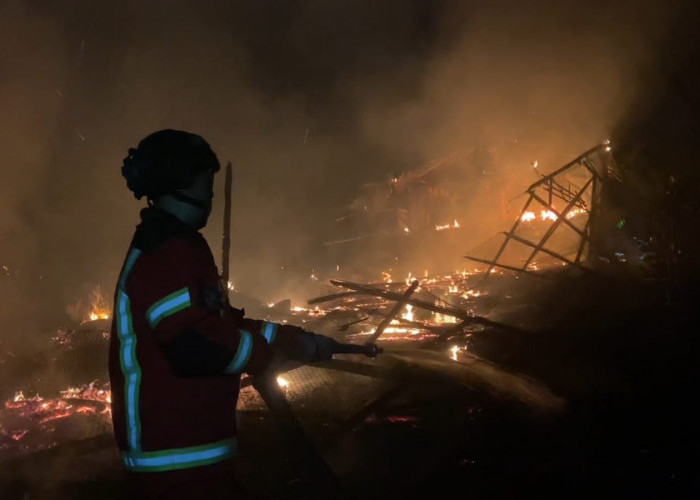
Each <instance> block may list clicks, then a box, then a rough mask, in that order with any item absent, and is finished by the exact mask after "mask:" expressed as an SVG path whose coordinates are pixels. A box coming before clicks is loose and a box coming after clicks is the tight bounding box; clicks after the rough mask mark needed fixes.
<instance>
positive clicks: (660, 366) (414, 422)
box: [0, 276, 700, 499]
mask: <svg viewBox="0 0 700 500" xmlns="http://www.w3.org/2000/svg"><path fill="white" fill-rule="evenodd" d="M521 286H522V287H523V290H522V292H523V296H524V297H527V298H528V300H527V301H526V302H525V306H526V307H522V304H521V305H520V306H519V307H514V308H511V309H510V310H509V309H508V307H506V305H505V304H500V305H499V304H493V306H494V307H493V310H494V311H496V310H499V307H500V310H502V311H503V313H502V314H501V315H500V317H498V318H497V319H499V320H501V321H504V322H508V323H509V324H512V325H517V326H518V327H519V328H520V329H499V328H494V329H487V330H484V331H482V332H479V333H475V334H473V335H472V337H471V345H470V351H471V352H472V353H474V354H476V355H478V356H480V357H481V358H483V359H486V360H489V361H491V362H493V363H494V364H495V365H496V366H498V367H499V368H500V369H502V370H505V371H508V372H510V373H519V374H523V375H525V376H526V377H531V378H532V379H535V380H538V381H539V382H541V383H542V384H543V385H544V386H546V387H548V388H549V389H550V390H551V391H552V392H553V393H554V394H556V395H557V396H559V397H561V398H563V399H564V400H565V401H566V406H565V409H564V410H563V411H562V412H555V413H552V412H545V411H542V409H541V408H539V409H538V408H537V407H533V406H532V405H528V404H525V403H523V402H522V401H520V400H518V399H517V398H513V397H510V396H509V395H508V394H502V393H497V392H494V391H493V390H491V389H489V385H488V383H484V381H483V380H482V381H479V380H476V379H475V380H474V383H473V384H471V385H469V384H467V385H466V386H465V384H463V383H462V384H458V383H455V382H454V381H451V379H450V378H449V377H444V376H440V375H439V374H436V373H433V372H426V371H421V370H420V369H417V368H415V367H411V366H405V367H403V368H402V369H400V370H397V371H396V373H397V375H396V376H395V377H393V378H392V379H391V380H390V381H388V382H386V385H382V386H381V387H378V388H377V387H375V388H374V389H373V391H370V392H362V391H361V390H358V389H357V384H347V385H343V384H339V385H336V386H335V387H334V389H333V390H334V391H335V393H330V394H321V398H322V400H324V401H326V403H325V404H321V405H320V406H319V405H318V404H310V405H304V404H303V403H302V404H298V403H294V407H295V409H296V410H297V414H298V416H299V418H300V420H301V421H302V423H303V424H304V426H305V427H306V429H307V431H308V434H309V435H310V436H312V439H313V441H314V443H315V444H316V447H317V449H318V450H320V451H321V453H322V455H323V457H324V458H325V460H326V461H327V462H328V463H329V464H330V467H331V468H332V470H333V471H334V472H335V474H336V476H337V477H338V479H339V480H340V482H341V484H342V485H343V488H344V491H345V492H346V493H347V495H348V496H349V497H350V498H426V497H438V498H442V497H447V493H441V492H448V491H452V492H458V493H459V494H460V495H463V496H469V497H470V498H521V497H526V496H527V497H529V496H532V495H538V496H540V497H575V498H589V497H592V496H594V495H595V496H598V495H603V494H605V495H617V496H622V497H625V498H687V497H697V494H698V492H700V484H699V483H700V481H698V479H697V478H698V475H697V474H696V472H695V470H694V467H693V465H694V463H693V459H694V454H695V452H696V450H697V444H698V441H697V438H696V434H697V433H696V428H697V426H696V423H697V422H698V412H697V411H696V410H695V406H696V405H695V404H694V403H695V401H694V399H695V394H696V387H697V383H698V367H697V363H696V361H695V360H696V357H697V356H696V349H697V347H698V340H697V332H698V331H699V329H698V319H697V316H696V313H695V310H696V307H695V297H696V294H695V290H694V289H693V287H692V286H685V287H680V288H676V289H673V290H672V291H671V290H670V289H669V287H668V284H666V283H663V282H656V281H644V280H640V279H637V278H634V277H620V276H608V277H602V276H594V277H590V276H589V277H587V276H578V277H576V276H573V277H572V276H568V277H566V278H565V279H554V280H549V281H547V280H540V281H536V280H535V281H532V282H527V283H523V284H522V285H521ZM338 400H343V401H350V400H352V401H355V402H356V403H357V404H356V405H355V406H354V407H353V408H352V411H350V412H348V411H347V405H345V408H344V411H343V412H340V411H336V410H337V408H340V406H339V405H338V404H337V403H338ZM340 413H342V416H339V415H340ZM239 421H240V426H241V438H240V439H241V452H242V454H241V455H242V458H241V459H240V464H239V470H240V476H241V480H242V481H243V482H244V483H245V484H246V485H248V487H249V488H250V489H253V490H257V491H259V492H261V493H264V494H267V495H268V496H271V497H277V498H319V497H320V498H323V497H326V498H328V497H329V495H324V494H323V493H322V492H321V491H322V490H321V489H320V487H319V486H313V485H309V484H307V483H304V482H303V481H300V480H299V478H300V477H302V478H303V477H305V476H308V475H309V474H308V471H309V467H308V466H307V465H305V464H306V462H304V460H303V459H302V458H300V456H299V453H298V451H295V450H294V449H293V448H292V447H290V446H289V442H288V441H286V440H285V438H284V436H283V435H282V434H281V433H280V432H279V431H278V430H277V427H276V426H275V423H274V421H273V420H272V418H271V417H270V416H269V414H267V413H266V412H265V411H264V410H262V409H260V410H258V409H255V408H253V409H251V410H249V411H242V412H240V415H239ZM312 480H313V479H312ZM122 484H123V477H122V474H121V472H120V469H119V466H118V461H117V458H116V455H115V453H114V449H113V445H112V441H111V437H110V436H109V435H108V434H101V435H98V436H96V437H92V438H89V439H85V440H80V441H75V442H71V443H67V444H63V445H60V446H57V447H55V448H52V449H49V450H44V451H40V452H36V453H32V454H30V455H24V456H21V457H13V458H10V459H6V460H4V461H3V462H2V467H1V468H0V485H1V488H2V489H0V498H3V499H15V498H18V499H25V498H26V499H29V498H47V499H48V498H54V499H83V498H85V499H87V498H90V499H94V498H105V499H111V498H119V494H120V491H121V488H122ZM453 494H454V493H453ZM451 495H452V494H451ZM451 495H450V496H451Z"/></svg>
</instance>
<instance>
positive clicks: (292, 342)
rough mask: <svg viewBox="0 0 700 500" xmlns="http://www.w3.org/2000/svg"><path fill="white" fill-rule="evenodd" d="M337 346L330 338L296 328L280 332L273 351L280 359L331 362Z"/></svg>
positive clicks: (302, 361)
mask: <svg viewBox="0 0 700 500" xmlns="http://www.w3.org/2000/svg"><path fill="white" fill-rule="evenodd" d="M336 344H337V342H336V341H335V340H333V339H332V338H330V337H326V336H324V335H319V334H316V333H311V332H307V331H305V330H303V329H301V328H294V329H287V330H285V331H284V332H280V334H279V335H278V336H277V340H275V342H274V343H273V344H272V351H273V352H274V353H275V356H276V357H278V358H280V359H284V360H287V361H296V362H300V363H314V362H317V361H328V360H330V359H331V358H332V357H333V353H334V352H335V349H334V347H335V345H336Z"/></svg>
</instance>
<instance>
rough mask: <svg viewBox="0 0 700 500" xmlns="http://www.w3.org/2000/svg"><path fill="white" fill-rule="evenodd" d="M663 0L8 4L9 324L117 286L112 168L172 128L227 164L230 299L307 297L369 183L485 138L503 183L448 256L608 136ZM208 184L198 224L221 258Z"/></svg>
mask: <svg viewBox="0 0 700 500" xmlns="http://www.w3.org/2000/svg"><path fill="white" fill-rule="evenodd" d="M665 5H666V3H664V2H654V3H653V4H650V3H649V2H645V3H644V5H640V4H639V2H590V1H588V2H575V1H565V2H559V3H557V4H556V5H552V4H551V3H546V2H535V3H534V4H533V3H532V2H516V1H509V2H489V3H479V4H477V3H471V2H457V1H445V2H418V1H409V2H406V1H398V0H395V1H387V2H368V1H367V2H365V1H360V2H357V1H353V2H347V1H340V2H303V3H300V2H282V3H280V2H271V1H262V2H224V1H214V2H198V3H193V2H185V1H182V0H177V1H170V2H167V3H166V2H140V1H136V0H129V1H124V2H113V3H110V4H105V3H102V2H98V3H95V2H86V1H82V0H71V1H68V2H58V1H50V2H39V3H37V2H19V1H10V2H3V3H2V4H1V5H0V22H1V23H2V29H0V102H2V104H3V105H2V106H0V132H1V133H0V137H1V138H2V141H3V158H2V160H1V161H2V175H3V181H2V182H1V183H0V195H1V196H0V214H2V215H0V238H2V240H1V241H0V243H1V245H0V258H1V261H0V265H6V266H8V268H9V269H10V272H11V276H10V277H3V276H0V278H2V279H3V280H4V282H5V283H8V286H4V283H3V285H2V287H0V294H1V296H0V298H1V299H2V300H0V304H1V305H0V316H2V319H3V322H2V324H3V325H4V326H3V332H2V335H8V334H7V333H6V332H7V331H9V330H11V329H17V328H20V325H24V326H27V329H28V330H36V329H38V328H40V327H41V325H38V324H36V321H35V320H33V319H32V318H47V317H49V316H50V315H49V313H56V315H59V316H60V315H62V314H64V313H65V305H66V304H69V303H72V302H74V301H75V300H76V298H78V297H82V296H84V292H83V287H84V286H85V284H86V283H89V284H92V283H95V284H101V285H102V287H103V290H105V291H109V290H111V289H112V288H113V286H114V284H115V281H116V278H117V275H118V273H119V269H120V265H121V262H122V259H123V257H124V255H125V252H126V248H127V246H128V244H129V241H130V237H131V234H132V231H133V228H134V226H135V224H137V223H138V210H139V208H140V207H141V206H142V205H143V202H141V203H139V202H137V201H136V200H134V199H133V197H132V196H131V194H130V193H129V192H128V191H127V189H126V187H125V183H124V181H123V179H122V178H121V176H120V174H119V167H120V165H121V161H122V158H123V157H124V156H125V153H126V150H127V148H128V147H131V146H134V145H135V144H136V143H137V142H138V140H139V139H140V138H142V137H143V136H145V135H146V134H148V133H150V132H152V131H154V130H157V129H161V128H165V127H171V128H180V129H186V130H190V131H193V132H197V133H200V134H202V135H203V136H204V137H205V138H206V139H207V140H208V141H209V142H210V143H211V144H212V146H213V148H214V150H215V151H216V152H217V153H218V155H219V158H220V159H221V160H222V162H225V161H227V160H231V161H232V162H233V165H234V203H233V206H234V215H233V239H232V252H231V260H232V266H231V267H232V273H231V279H232V281H233V282H234V283H235V284H236V289H237V290H238V291H241V292H242V293H246V294H249V295H252V296H256V297H261V298H264V299H266V300H267V299H269V300H273V301H276V300H278V299H282V298H286V297H291V298H293V299H295V300H296V301H301V300H302V299H303V298H305V297H308V296H309V295H310V290H312V289H314V288H315V287H317V286H318V283H319V281H321V280H322V279H323V278H324V277H326V275H327V274H328V273H329V272H331V270H338V273H339V274H343V272H345V270H346V267H345V266H346V264H345V263H339V262H334V261H333V259H332V258H331V257H329V255H328V251H327V248H325V247H324V246H323V245H322V244H321V242H322V241H323V240H324V239H325V238H327V235H328V234H329V233H330V232H332V230H333V229H334V219H335V217H337V216H339V215H341V214H342V213H343V211H344V209H345V207H347V205H348V204H349V203H350V202H351V200H352V199H353V198H354V197H355V196H356V195H357V193H358V191H359V188H360V185H361V184H362V183H365V182H375V181H382V180H385V179H388V178H390V177H391V176H393V175H398V174H400V173H401V172H404V171H406V170H409V169H412V168H416V167H419V166H421V165H423V164H425V163H426V162H428V161H431V160H433V159H436V158H440V157H444V156H446V155H449V154H452V153H453V152H455V151H478V152H480V153H479V154H482V153H483V154H484V155H485V157H491V160H493V161H494V162H495V165H497V166H498V168H499V169H501V170H499V172H500V173H501V174H504V175H505V178H507V179H508V180H507V189H506V190H505V192H506V193H507V195H508V196H505V195H504V196H502V197H500V198H498V200H497V201H494V196H495V195H494V193H493V192H491V191H488V190H485V189H479V186H475V187H476V189H475V193H476V194H475V196H473V197H472V198H471V199H470V202H469V204H468V205H467V206H465V207H464V212H466V213H467V214H468V218H469V220H466V219H463V218H460V217H456V220H455V217H449V218H446V219H444V220H440V221H436V222H435V223H434V225H435V226H443V225H448V224H449V225H450V226H449V227H450V230H449V231H446V230H445V231H440V233H441V234H442V233H446V234H447V233H453V232H455V231H457V225H459V226H461V227H460V228H461V229H464V228H466V227H473V226H474V219H475V218H479V217H481V218H482V219H484V220H487V221H488V223H486V222H484V223H483V225H482V226H483V227H481V228H480V229H479V230H470V231H469V232H468V233H467V234H466V236H464V238H462V239H457V238H456V239H454V240H453V241H451V243H450V245H451V247H450V251H452V250H454V255H455V256H456V258H461V255H463V252H464V251H465V250H466V249H467V248H468V247H469V246H471V245H474V244H476V243H478V241H479V240H480V239H481V238H483V237H486V236H488V235H490V234H492V233H493V232H494V231H496V230H498V229H500V227H497V226H498V223H499V221H500V220H501V215H500V213H501V212H502V209H501V205H502V204H504V203H507V202H509V201H510V199H509V198H508V197H509V196H516V195H517V194H519V193H520V192H521V190H522V188H523V187H524V185H525V184H526V181H532V180H534V179H535V177H534V174H533V172H532V166H531V162H532V161H534V160H535V159H537V160H538V161H539V168H540V169H543V170H545V171H546V170H547V169H551V168H555V167H557V166H558V165H559V164H560V163H562V162H563V161H566V160H568V159H570V158H572V157H573V156H575V155H576V154H578V153H579V152H580V151H582V150H583V149H585V148H587V147H590V146H592V145H594V144H596V143H598V142H600V141H601V140H602V139H603V138H605V137H607V135H608V132H609V130H610V128H611V127H612V125H613V124H614V123H615V121H616V120H617V119H618V118H619V116H620V115H621V114H623V113H624V112H625V106H626V105H627V103H628V97H629V96H630V95H632V94H633V91H634V88H635V79H634V75H635V72H636V71H637V69H638V68H639V67H640V65H645V64H648V63H650V62H651V61H652V60H653V57H654V54H655V52H654V47H655V43H656V41H657V40H658V39H659V38H660V37H661V36H662V35H663V34H664V32H665V30H666V28H667V23H666V19H667V14H668V13H669V11H670V7H669V8H666V7H664V6H665ZM499 175H500V174H499ZM219 177H221V176H219ZM220 183H221V179H218V180H217V186H216V194H217V196H218V199H217V200H215V207H214V214H213V215H212V218H211V223H210V226H209V227H208V228H207V229H206V230H205V232H204V233H205V236H206V237H207V238H208V239H209V241H210V243H211V246H212V248H213V250H214V253H215V254H216V255H217V257H218V252H219V243H220V237H221V213H220V211H221V203H220V202H221V196H220V195H221V185H220ZM499 196H500V195H499ZM457 221H458V222H457ZM409 229H410V228H409ZM436 229H437V228H436ZM376 251H377V249H376V248H373V247H368V248H365V249H363V252H361V253H358V254H357V255H354V258H355V263H354V266H355V268H357V269H360V270H361V269H362V262H363V258H364V257H365V256H366V255H369V254H371V253H372V252H376ZM429 252H430V248H428V249H425V251H424V252H423V253H424V254H427V253H429ZM421 258H422V254H421V255H418V256H417V257H416V260H421ZM419 267H420V266H413V268H414V269H418V268H419ZM312 274H313V275H314V276H316V277H317V278H319V280H314V279H312V278H311V276H312ZM106 294H107V296H109V295H110V293H106ZM51 318H52V320H53V319H54V318H53V316H51ZM30 319H31V320H32V324H31V326H29V323H28V322H29V321H30ZM10 325H11V326H12V328H8V326H10Z"/></svg>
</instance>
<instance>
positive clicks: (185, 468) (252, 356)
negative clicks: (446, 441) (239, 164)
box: [109, 130, 334, 499]
mask: <svg viewBox="0 0 700 500" xmlns="http://www.w3.org/2000/svg"><path fill="white" fill-rule="evenodd" d="M218 170H219V162H218V160H217V157H216V155H215V153H214V152H213V151H212V149H211V147H210V146H209V144H208V143H207V142H206V141H205V140H204V139H203V138H202V137H200V136H198V135H195V134H191V133H188V132H183V131H178V130H161V131H158V132H155V133H153V134H151V135H149V136H147V137H146V138H144V139H143V140H142V141H141V142H140V143H139V145H138V147H137V148H132V149H129V153H128V156H127V157H126V158H125V159H124V164H123V167H122V175H123V176H124V177H125V178H126V181H127V186H128V188H129V189H130V190H131V191H132V192H133V194H134V196H135V197H136V198H137V199H141V198H143V197H146V199H147V202H148V205H147V207H146V208H144V209H143V210H142V211H141V223H140V224H139V225H138V226H137V228H136V232H135V234H134V236H133V239H132V241H131V244H130V246H129V249H128V252H127V255H126V259H125V261H124V264H123V267H122V270H121V273H120V276H119V279H118V283H117V287H116V291H115V296H114V319H113V322H112V329H111V339H110V353H109V373H110V381H111V386H112V421H113V426H114V432H115V437H116V441H117V444H118V447H119V450H120V452H121V458H122V461H123V464H124V466H125V467H126V470H127V474H128V477H129V481H128V484H129V485H130V486H129V497H130V498H159V499H160V498H163V499H171V498H172V499H175V498H177V499H185V498H188V499H189V498H208V499H215V498H240V497H241V496H240V494H239V496H238V497H236V496H235V495H236V494H237V493H236V492H239V486H238V485H237V483H236V481H235V478H234V473H233V457H234V455H235V453H236V419H235V408H236V402H237V399H238V393H239V383H240V375H241V373H243V372H246V373H248V374H252V375H261V374H264V373H266V371H267V370H269V369H270V366H271V363H272V360H273V359H275V358H279V357H280V356H284V358H285V359H294V360H297V361H302V362H313V361H320V360H328V359H330V358H331V357H332V345H333V343H334V341H333V339H330V338H329V337H324V336H321V335H316V334H313V333H310V332H306V331H304V330H303V329H301V328H298V327H295V326H291V325H280V324H276V323H270V322H266V321H259V320H253V319H249V318H246V317H245V316H244V312H243V311H239V310H236V309H233V308H231V307H230V306H228V302H227V300H226V298H225V292H224V288H223V286H222V284H221V282H220V279H219V274H218V271H217V268H216V265H215V263H214V258H213V256H212V253H211V250H210V249H209V246H208V245H207V242H206V241H205V239H204V238H203V236H202V235H201V234H200V233H199V230H200V229H202V228H203V227H204V226H205V225H206V223H207V218H208V217H209V214H210V212H211V206H212V198H213V183H214V174H215V173H216V172H217V171H218Z"/></svg>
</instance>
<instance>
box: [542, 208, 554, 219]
mask: <svg viewBox="0 0 700 500" xmlns="http://www.w3.org/2000/svg"><path fill="white" fill-rule="evenodd" d="M540 219H542V220H547V219H549V220H552V221H555V220H557V214H555V213H554V212H552V211H551V210H542V211H541V212H540Z"/></svg>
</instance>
